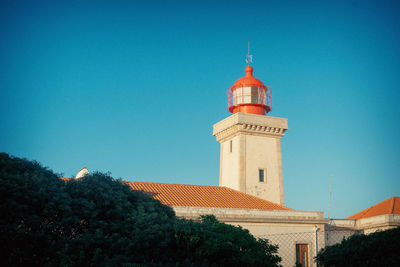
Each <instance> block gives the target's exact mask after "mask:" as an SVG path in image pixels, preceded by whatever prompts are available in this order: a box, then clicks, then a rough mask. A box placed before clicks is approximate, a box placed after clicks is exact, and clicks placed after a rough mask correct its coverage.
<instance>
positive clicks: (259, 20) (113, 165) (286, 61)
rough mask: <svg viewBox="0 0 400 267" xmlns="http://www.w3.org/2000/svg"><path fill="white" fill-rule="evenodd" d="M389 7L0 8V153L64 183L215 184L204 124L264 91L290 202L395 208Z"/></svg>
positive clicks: (395, 18)
mask: <svg viewBox="0 0 400 267" xmlns="http://www.w3.org/2000/svg"><path fill="white" fill-rule="evenodd" d="M399 14H400V7H399V4H398V2H397V1H337V0H336V1H278V0H276V1H198V2H194V1H159V2H155V1H72V0H69V1H47V2H45V1H18V0H15V1H5V0H3V1H1V2H0V127H1V133H0V151H4V152H7V153H9V154H12V155H15V156H18V157H26V158H28V159H34V160H37V161H39V162H41V163H42V164H43V165H44V166H48V167H49V168H51V169H53V170H54V171H56V172H59V173H63V174H64V175H66V176H71V175H75V174H76V173H77V171H78V170H79V169H80V168H82V167H83V166H87V167H88V169H89V170H90V171H94V170H99V171H110V172H111V173H112V175H113V176H114V177H116V178H118V177H121V178H123V179H126V180H139V181H154V182H171V183H185V184H201V185H217V184H218V175H219V144H218V143H217V142H216V140H215V137H213V136H212V125H213V124H214V123H216V122H218V121H220V120H222V119H224V118H226V117H227V116H229V115H230V113H229V112H228V111H227V110H226V89H227V88H228V87H230V86H231V85H232V84H233V83H234V82H235V80H236V79H238V78H240V77H241V76H243V75H244V68H245V66H246V65H245V61H244V59H245V55H246V53H247V41H248V40H250V42H251V53H252V54H253V55H254V64H253V66H254V75H255V76H256V77H257V78H259V79H260V80H262V81H263V82H264V84H266V85H268V86H271V88H272V94H273V110H272V112H271V113H270V115H271V116H277V117H284V118H288V120H289V128H290V129H289V131H287V134H286V136H285V137H284V138H283V139H282V146H283V147H282V152H283V173H284V184H285V200H286V205H287V206H289V207H291V208H294V209H300V210H319V211H324V212H325V216H327V211H328V202H329V184H330V175H333V197H332V209H331V215H332V217H335V218H344V217H347V216H350V215H352V214H354V213H356V212H358V211H360V210H362V209H365V208H367V207H369V206H371V205H373V204H376V203H378V202H380V201H383V200H385V199H387V198H389V197H392V196H395V195H396V196H399V195H400V174H399V167H400V155H399V153H400V134H399V130H400V126H399V124H400V112H399V108H398V102H399V100H400V93H399V89H400V19H399Z"/></svg>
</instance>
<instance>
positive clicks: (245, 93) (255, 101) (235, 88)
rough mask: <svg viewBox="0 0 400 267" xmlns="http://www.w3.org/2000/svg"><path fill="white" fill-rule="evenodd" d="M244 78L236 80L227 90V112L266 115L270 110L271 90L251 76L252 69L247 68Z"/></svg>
mask: <svg viewBox="0 0 400 267" xmlns="http://www.w3.org/2000/svg"><path fill="white" fill-rule="evenodd" d="M245 71H246V76H244V77H242V78H240V79H238V80H237V81H236V82H235V83H234V84H233V85H232V87H231V88H229V89H228V92H227V94H228V110H229V112H232V113H237V112H242V113H250V114H259V115H266V114H267V113H268V112H270V111H271V108H272V94H271V88H269V87H268V86H265V85H264V84H263V83H262V82H261V81H260V80H259V79H257V78H255V77H254V76H253V68H252V67H251V66H247V67H246V69H245Z"/></svg>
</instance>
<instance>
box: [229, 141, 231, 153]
mask: <svg viewBox="0 0 400 267" xmlns="http://www.w3.org/2000/svg"><path fill="white" fill-rule="evenodd" d="M229 152H231V153H232V140H231V141H229Z"/></svg>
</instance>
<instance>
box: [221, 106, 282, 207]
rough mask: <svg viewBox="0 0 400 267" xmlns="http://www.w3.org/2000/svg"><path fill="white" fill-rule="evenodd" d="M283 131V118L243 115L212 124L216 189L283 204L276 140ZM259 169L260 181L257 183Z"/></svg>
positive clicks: (237, 114) (278, 151) (278, 147)
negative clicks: (217, 163) (218, 145)
mask: <svg viewBox="0 0 400 267" xmlns="http://www.w3.org/2000/svg"><path fill="white" fill-rule="evenodd" d="M287 129H288V128H287V119H283V118H276V117H269V116H263V115H254V114H245V113H236V114H233V115H231V116H230V117H228V118H226V119H224V120H222V121H220V122H218V123H216V124H215V125H214V131H213V135H215V136H216V138H217V141H218V142H220V143H221V149H220V183H219V184H220V186H226V187H229V188H232V189H235V190H238V191H241V192H243V193H246V194H250V195H253V196H256V197H259V198H262V199H266V200H269V201H272V202H274V203H278V204H281V205H284V204H285V203H284V190H283V173H282V155H281V143H280V138H281V137H282V136H283V135H284V133H285V131H286V130H287ZM231 144H232V147H231ZM231 148H232V149H231ZM260 169H262V170H264V172H265V176H266V177H265V178H266V179H265V181H264V182H260V181H259V170H260Z"/></svg>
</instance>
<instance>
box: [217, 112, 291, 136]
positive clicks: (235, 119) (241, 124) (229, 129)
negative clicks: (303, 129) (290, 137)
mask: <svg viewBox="0 0 400 267" xmlns="http://www.w3.org/2000/svg"><path fill="white" fill-rule="evenodd" d="M287 129H288V124H287V119H285V118H278V117H271V116H265V115H256V114H247V113H235V114H233V115H231V116H229V117H228V118H226V119H224V120H222V121H220V122H218V123H216V124H214V127H213V135H214V136H215V137H216V138H217V141H218V142H223V141H225V140H227V139H230V138H232V137H234V136H236V135H238V134H247V135H259V136H269V137H275V138H281V137H282V136H284V135H285V131H286V130H287Z"/></svg>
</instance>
